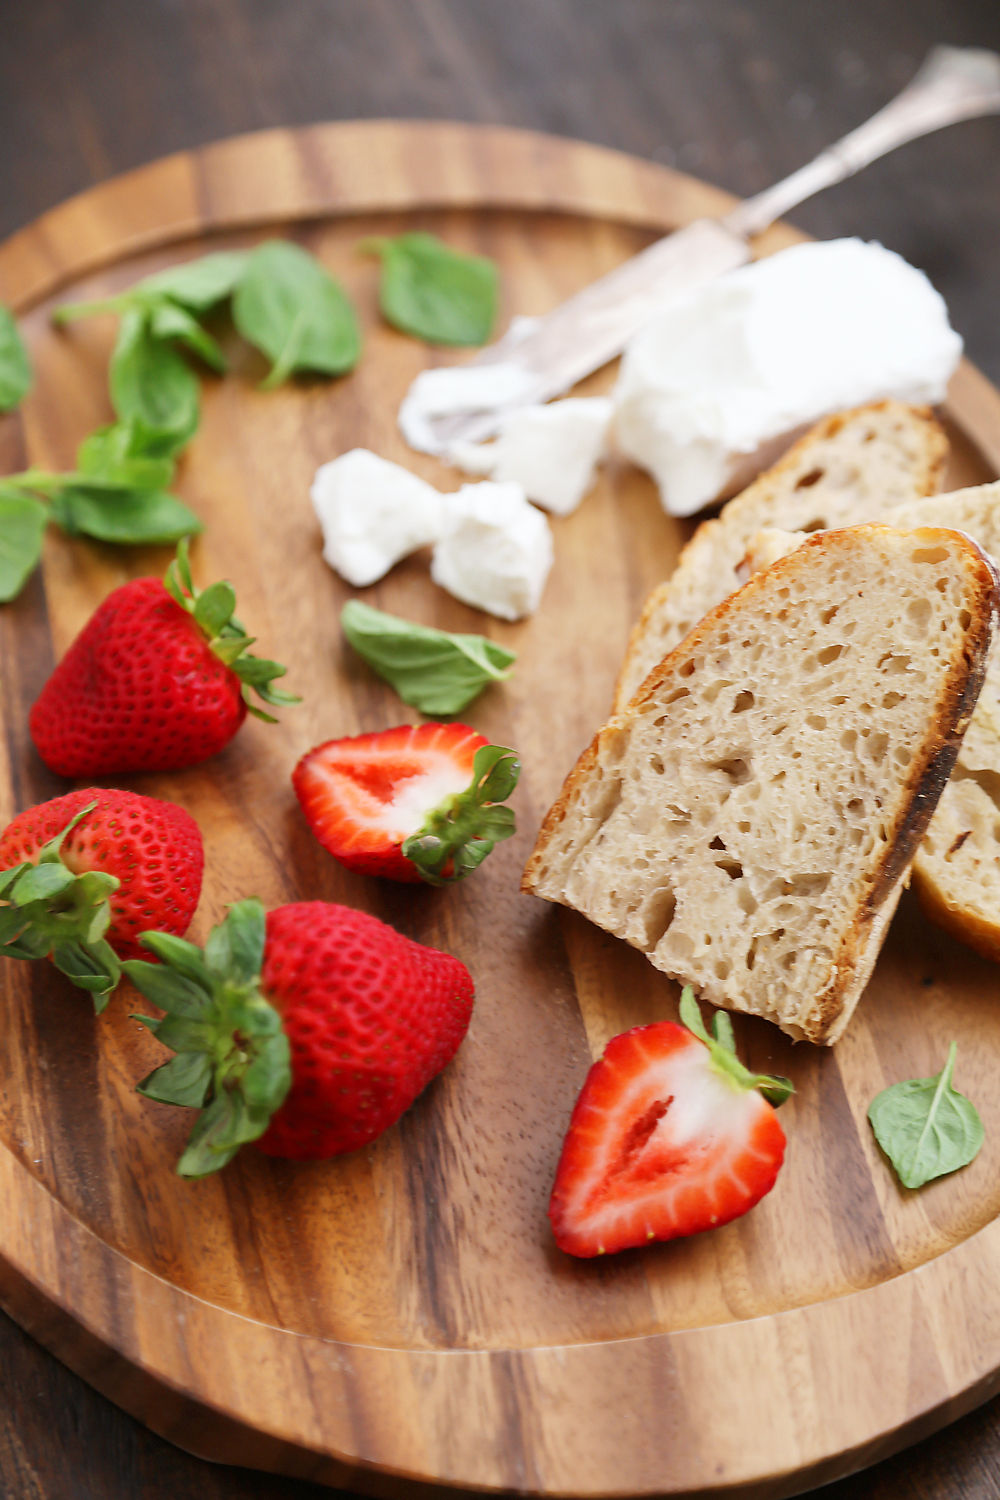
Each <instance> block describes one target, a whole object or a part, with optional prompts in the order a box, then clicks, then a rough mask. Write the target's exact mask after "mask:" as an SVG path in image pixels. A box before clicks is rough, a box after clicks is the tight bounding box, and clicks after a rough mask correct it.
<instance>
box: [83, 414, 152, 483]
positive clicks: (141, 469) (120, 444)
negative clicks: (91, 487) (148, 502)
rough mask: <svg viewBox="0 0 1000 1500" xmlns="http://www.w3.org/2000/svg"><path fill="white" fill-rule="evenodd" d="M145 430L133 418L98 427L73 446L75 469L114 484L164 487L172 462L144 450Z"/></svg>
mask: <svg viewBox="0 0 1000 1500" xmlns="http://www.w3.org/2000/svg"><path fill="white" fill-rule="evenodd" d="M148 433H149V429H148V428H146V427H143V426H142V425H141V424H139V423H138V422H136V421H135V420H134V419H133V420H132V421H129V422H114V423H112V424H111V426H109V427H99V428H98V429H97V431H96V432H92V433H91V434H90V436H89V437H85V438H84V440H83V442H82V443H81V444H80V446H79V448H78V449H77V453H76V467H77V473H78V474H81V475H83V476H84V477H85V478H86V479H88V480H90V481H92V482H95V481H96V482H99V483H107V484H111V485H114V486H116V487H120V486H125V487H127V488H129V489H137V490H165V489H166V488H167V486H168V485H169V484H170V483H171V481H172V479H173V477H174V462H173V459H172V458H169V457H167V458H159V457H155V456H151V455H150V454H149V453H148V452H147V451H146V441H147V437H148Z"/></svg>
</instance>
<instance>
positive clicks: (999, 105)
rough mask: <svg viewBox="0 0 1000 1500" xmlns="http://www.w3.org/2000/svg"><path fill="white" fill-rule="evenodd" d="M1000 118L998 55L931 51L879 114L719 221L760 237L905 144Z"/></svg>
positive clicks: (949, 49)
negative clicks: (961, 124) (960, 124)
mask: <svg viewBox="0 0 1000 1500" xmlns="http://www.w3.org/2000/svg"><path fill="white" fill-rule="evenodd" d="M998 113H1000V56H998V55H997V54H996V53H995V52H987V51H985V50H983V49H980V48H976V47H935V48H934V50H933V51H932V52H930V53H929V54H928V56H927V59H926V61H925V62H924V64H923V66H922V67H921V68H920V69H919V71H918V72H917V73H916V74H915V75H914V77H913V78H912V79H911V80H910V82H909V83H908V84H907V85H906V88H905V89H903V91H902V93H901V94H897V95H896V97H895V99H893V100H892V101H891V102H890V103H889V104H887V105H886V106H885V108H884V109H880V110H879V112H878V114H877V115H873V116H872V118H871V119H870V120H868V121H866V123H865V124H864V125H859V126H858V128H857V130H852V131H851V132H850V134H849V135H845V136H844V138H843V140H840V141H838V142H837V143H836V145H833V146H828V147H827V149H826V150H825V151H823V152H821V154H820V155H819V156H817V157H816V159H815V161H811V162H810V163H809V164H808V166H805V167H800V168H799V170H798V171H797V172H793V173H792V175H791V176H790V177H786V178H784V180H783V181H782V182H777V183H775V185H774V187H770V188H766V189H765V191H764V192H763V193H758V194H757V195H756V197H754V198H748V199H747V200H746V201H745V202H744V203H741V204H740V205H739V207H738V208H734V209H733V211H732V213H729V214H727V215H726V216H725V218H724V219H723V220H722V223H723V224H725V226H726V228H727V229H730V230H732V232H733V233H734V234H738V235H740V236H741V237H743V238H746V237H747V236H748V235H752V234H759V233H760V232H761V231H762V230H764V229H766V228H767V227H768V225H769V224H773V223H774V221H775V219H780V218H781V216H782V214H784V213H787V212H788V210H789V209H790V208H794V207H795V206H796V204H798V203H802V202H803V201H804V200H805V199H806V198H811V197H812V195H813V193H818V192H819V191H820V189H821V188H826V187H832V186H833V184H834V183H835V182H842V181H843V180H844V178H845V177H852V176H853V175H854V173H855V172H859V171H860V170H861V168H862V167H866V166H867V165H868V163H869V162H871V161H875V160H876V159H877V158H878V157H880V156H884V155H885V154H886V152H888V151H892V150H894V149H895V147H896V146H902V145H903V143H904V142H905V141H912V140H915V139H916V138H917V136H921V135H928V134H929V133H930V132H931V131H932V130H938V129H940V128H941V126H942V125H952V124H954V123H955V122H956V121H957V120H971V119H974V118H975V116H976V115H990V114H998Z"/></svg>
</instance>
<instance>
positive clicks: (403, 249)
mask: <svg viewBox="0 0 1000 1500" xmlns="http://www.w3.org/2000/svg"><path fill="white" fill-rule="evenodd" d="M361 249H362V250H363V251H370V252H372V253H373V254H375V255H379V256H381V259H382V276H381V279H380V282H379V307H380V308H381V310H382V316H383V317H384V318H385V319H386V321H387V322H389V323H391V324H392V325H393V327H394V328H399V329H401V330H402V332H403V333H410V334H412V335H413V336H414V338H418V339H425V340H426V342H427V343H429V344H485V343H486V340H487V339H488V338H489V336H490V333H491V331H492V329H493V324H494V322H495V321H496V315H497V302H498V299H499V289H500V284H499V276H498V274H497V268H496V266H495V265H494V264H493V262H492V261H491V260H486V259H485V258H484V257H483V256H481V255H460V254H459V253H458V251H457V250H452V249H450V248H449V247H448V246H447V245H446V244H444V243H443V241H441V240H439V239H438V238H437V237H436V236H435V235H433V234H420V233H414V234H401V235H400V236H399V237H398V238H397V239H394V240H385V239H370V240H363V241H362V243H361Z"/></svg>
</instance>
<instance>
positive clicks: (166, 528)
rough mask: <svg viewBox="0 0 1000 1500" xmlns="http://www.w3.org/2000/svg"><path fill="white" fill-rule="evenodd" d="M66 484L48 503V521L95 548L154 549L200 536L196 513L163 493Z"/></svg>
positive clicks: (94, 485)
mask: <svg viewBox="0 0 1000 1500" xmlns="http://www.w3.org/2000/svg"><path fill="white" fill-rule="evenodd" d="M70 481H71V482H70V483H69V484H67V485H66V487H65V488H64V489H63V490H62V491H61V492H60V493H59V494H58V495H56V496H54V497H53V500H52V518H53V520H54V521H56V522H57V523H58V524H59V525H60V526H61V527H62V528H63V530H64V531H66V532H68V533H69V535H70V536H80V535H83V536H90V537H93V538H94V539H95V540H96V541H99V542H117V543H119V544H132V545H139V544H141V543H145V544H152V545H157V544H159V543H162V542H176V541H179V540H180V539H181V537H184V536H190V535H191V534H192V532H195V531H200V530H201V529H202V528H201V522H200V521H199V520H198V517H197V516H196V515H195V513H194V511H192V510H189V509H188V507H187V506H186V505H184V504H182V503H181V501H180V500H178V499H177V498H176V496H174V495H168V494H165V493H164V492H163V491H162V490H130V489H124V488H110V487H106V486H101V485H96V484H88V483H85V482H84V481H82V480H81V481H80V482H73V478H72V476H70Z"/></svg>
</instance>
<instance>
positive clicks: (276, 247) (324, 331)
mask: <svg viewBox="0 0 1000 1500" xmlns="http://www.w3.org/2000/svg"><path fill="white" fill-rule="evenodd" d="M233 321H234V322H235V324H236V327H237V328H238V329H239V331H240V333H241V334H242V335H243V337H244V338H245V339H247V340H248V342H249V343H251V344H253V345H254V346H255V347H256V348H258V349H260V350H261V352H262V353H264V354H266V355H267V356H268V358H269V359H270V360H272V361H273V368H272V370H271V373H270V374H269V375H268V377H267V379H266V380H265V381H264V382H263V385H262V389H265V390H271V389H273V387H274V386H276V385H280V384H281V382H282V381H283V380H286V379H287V378H288V376H289V375H291V374H292V372H293V371H295V370H317V371H319V372H321V373H322V374H325V375H343V374H344V373H345V371H347V370H350V369H353V367H354V365H356V364H357V361H358V357H359V355H360V353H361V334H360V331H359V329H358V323H357V319H356V318H355V316H354V309H353V308H352V307H351V304H350V302H349V301H348V300H347V297H346V296H345V294H344V292H343V291H342V289H341V288H340V286H338V284H337V282H335V281H334V280H333V278H332V277H331V276H329V275H328V274H327V272H326V271H324V269H323V267H322V266H321V265H320V263H319V261H317V260H315V259H314V258H313V257H312V256H311V255H308V254H307V253H306V251H305V250H303V249H301V248H300V247H299V246H298V245H293V244H290V243H289V242H288V241H287V240H267V241H265V243H264V244H263V245H259V246H258V247H257V249H256V250H255V251H254V252H253V254H252V255H251V256H250V259H249V261H248V262H247V266H246V269H245V271H244V273H243V275H242V277H241V278H240V281H239V284H238V285H237V287H236V291H235V293H234V295H233Z"/></svg>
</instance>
